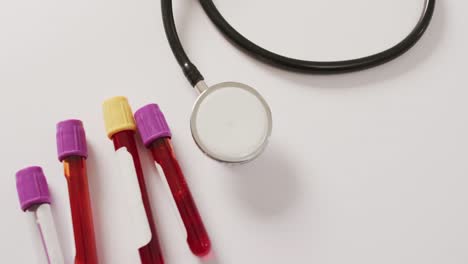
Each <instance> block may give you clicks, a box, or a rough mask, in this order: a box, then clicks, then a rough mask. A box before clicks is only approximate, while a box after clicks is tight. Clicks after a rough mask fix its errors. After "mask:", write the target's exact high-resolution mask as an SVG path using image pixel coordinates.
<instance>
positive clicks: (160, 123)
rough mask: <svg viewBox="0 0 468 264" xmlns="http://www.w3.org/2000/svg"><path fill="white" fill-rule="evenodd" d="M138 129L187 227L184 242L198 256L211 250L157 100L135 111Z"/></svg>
mask: <svg viewBox="0 0 468 264" xmlns="http://www.w3.org/2000/svg"><path fill="white" fill-rule="evenodd" d="M135 120H136V122H137V126H138V131H139V132H140V135H141V138H142V140H143V142H144V144H145V146H146V147H147V148H149V149H150V150H151V152H152V155H153V158H154V160H155V162H156V166H157V167H158V170H159V171H160V173H161V174H164V175H165V178H166V180H167V183H168V185H169V189H170V191H171V193H172V196H173V198H174V201H175V204H176V206H177V208H178V210H179V214H180V217H181V218H182V221H183V223H184V226H185V229H186V231H187V243H188V244H189V247H190V249H191V251H192V252H193V253H194V254H195V255H196V256H199V257H203V256H206V255H208V254H209V253H210V250H211V243H210V239H209V237H208V233H207V232H206V229H205V226H204V225H203V222H202V219H201V217H200V214H199V213H198V209H197V207H196V205H195V202H194V200H193V198H192V195H191V193H190V190H189V188H188V186H187V183H186V181H185V178H184V175H183V173H182V170H181V168H180V166H179V163H178V161H177V159H176V157H175V154H174V150H173V148H172V144H171V132H170V130H169V126H168V124H167V122H166V119H165V118H164V115H163V113H162V112H161V110H160V109H159V106H158V105H156V104H150V105H146V106H144V107H142V108H141V109H139V110H138V111H137V112H136V113H135Z"/></svg>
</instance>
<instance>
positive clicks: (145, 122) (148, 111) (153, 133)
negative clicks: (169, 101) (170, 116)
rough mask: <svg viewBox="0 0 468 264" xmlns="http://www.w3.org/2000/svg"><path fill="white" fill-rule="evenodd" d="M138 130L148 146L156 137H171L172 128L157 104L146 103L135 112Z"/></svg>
mask: <svg viewBox="0 0 468 264" xmlns="http://www.w3.org/2000/svg"><path fill="white" fill-rule="evenodd" d="M135 121H136V123H137V128H138V132H139V133H140V136H141V139H142V140H143V143H144V144H145V146H146V147H148V146H149V145H151V143H153V142H154V141H155V140H156V139H159V138H163V137H171V136H172V134H171V130H170V129H169V125H168V124H167V122H166V118H164V114H163V113H162V112H161V109H160V108H159V106H158V105H157V104H149V105H145V106H143V107H142V108H140V109H138V111H136V112H135Z"/></svg>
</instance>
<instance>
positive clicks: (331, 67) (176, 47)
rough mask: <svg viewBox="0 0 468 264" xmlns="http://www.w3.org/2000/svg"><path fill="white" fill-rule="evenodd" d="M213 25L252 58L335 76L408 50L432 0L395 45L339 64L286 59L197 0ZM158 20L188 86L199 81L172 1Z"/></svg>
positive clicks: (166, 0)
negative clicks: (178, 33)
mask: <svg viewBox="0 0 468 264" xmlns="http://www.w3.org/2000/svg"><path fill="white" fill-rule="evenodd" d="M199 1H200V4H201V5H202V7H203V10H204V11H205V13H206V14H207V15H208V17H209V18H210V20H211V21H212V22H213V24H214V25H215V26H216V27H217V28H218V29H219V31H220V32H222V33H223V34H224V35H225V36H226V37H227V38H228V39H229V40H231V41H232V42H233V43H234V44H236V45H237V46H238V47H240V48H241V49H243V50H244V51H245V52H247V53H248V54H249V55H251V56H252V57H254V58H256V59H258V60H260V61H263V62H265V63H267V64H270V65H273V66H276V67H279V68H283V69H286V70H290V71H295V72H303V73H304V72H305V73H313V74H337V73H346V72H353V71H360V70H365V69H368V68H371V67H375V66H378V65H381V64H384V63H386V62H388V61H391V60H393V59H395V58H397V57H399V56H400V55H402V54H404V53H405V52H406V51H408V50H409V49H411V48H412V47H413V46H414V45H415V44H416V43H417V42H418V41H419V39H420V38H421V37H422V35H423V34H424V32H426V30H427V28H428V26H429V24H430V23H431V20H432V16H433V14H434V10H435V5H436V0H425V3H424V9H423V12H422V15H421V18H420V19H419V21H418V23H417V24H416V26H415V27H414V29H413V30H412V31H411V32H410V33H409V34H408V35H407V36H406V37H405V38H404V39H403V40H401V41H400V42H399V43H397V44H396V45H395V46H393V47H391V48H389V49H386V50H384V51H382V52H379V53H376V54H372V55H369V56H365V57H361V58H357V59H352V60H342V61H308V60H299V59H294V58H289V57H286V56H282V55H279V54H277V53H274V52H271V51H269V50H267V49H264V48H262V47H260V46H258V45H257V44H255V43H253V42H252V41H250V40H249V39H247V38H246V37H244V36H243V35H242V34H240V33H239V32H238V31H237V30H236V29H234V28H233V27H232V26H231V25H230V24H229V23H228V22H227V21H226V19H225V18H224V17H223V16H222V15H221V13H220V12H219V10H218V9H217V8H216V6H215V4H214V3H213V1H212V0H199ZM161 9H162V17H163V23H164V29H165V32H166V36H167V39H168V41H169V44H170V46H171V49H172V52H173V53H174V56H175V57H176V59H177V62H178V63H179V65H180V66H181V67H182V70H183V72H184V74H185V76H186V78H187V79H188V81H189V82H190V84H191V85H192V86H195V85H196V84H197V83H198V82H200V81H202V80H203V76H202V74H201V73H200V71H199V70H198V69H197V67H196V66H195V65H194V64H193V63H192V62H191V61H190V59H189V58H188V56H187V54H186V53H185V50H184V48H183V46H182V44H181V42H180V39H179V36H178V35H177V29H176V26H175V22H174V14H173V10H172V0H161Z"/></svg>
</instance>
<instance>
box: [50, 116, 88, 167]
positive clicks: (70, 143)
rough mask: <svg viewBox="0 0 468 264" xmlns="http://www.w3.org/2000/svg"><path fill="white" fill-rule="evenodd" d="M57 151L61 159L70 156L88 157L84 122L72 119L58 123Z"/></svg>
mask: <svg viewBox="0 0 468 264" xmlns="http://www.w3.org/2000/svg"><path fill="white" fill-rule="evenodd" d="M56 136H57V137H56V138H57V153H58V158H59V160H60V161H63V160H64V159H66V158H68V157H70V156H80V157H85V158H87V157H88V147H87V146H86V134H85V131H84V128H83V122H81V121H80V120H75V119H70V120H65V121H62V122H60V123H58V124H57V135H56Z"/></svg>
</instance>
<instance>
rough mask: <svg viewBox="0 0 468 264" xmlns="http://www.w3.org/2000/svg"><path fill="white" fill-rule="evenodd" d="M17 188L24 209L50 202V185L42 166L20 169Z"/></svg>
mask: <svg viewBox="0 0 468 264" xmlns="http://www.w3.org/2000/svg"><path fill="white" fill-rule="evenodd" d="M16 189H17V190H18V197H19V201H20V205H21V209H22V210H23V211H26V210H28V209H29V208H31V206H34V205H39V204H45V203H48V204H50V193H49V187H48V186H47V180H46V178H45V175H44V172H43V171H42V168H41V167H28V168H25V169H22V170H20V171H18V172H17V173H16Z"/></svg>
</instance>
